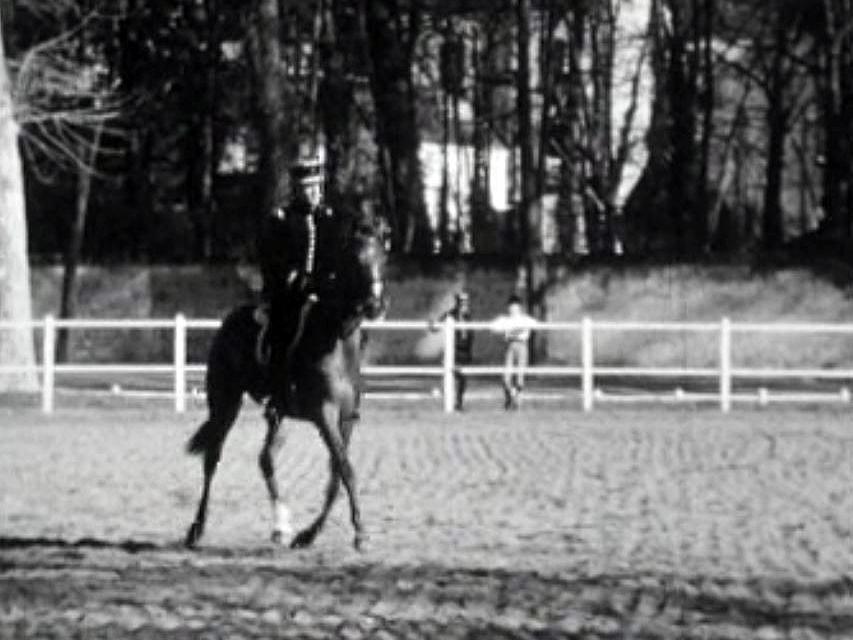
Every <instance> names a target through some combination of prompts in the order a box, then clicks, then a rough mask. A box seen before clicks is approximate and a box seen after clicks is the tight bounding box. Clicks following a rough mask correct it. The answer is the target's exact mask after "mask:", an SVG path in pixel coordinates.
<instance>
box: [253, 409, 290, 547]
mask: <svg viewBox="0 0 853 640" xmlns="http://www.w3.org/2000/svg"><path fill="white" fill-rule="evenodd" d="M264 417H265V418H266V421H267V437H266V439H265V440H264V447H263V449H261V454H260V456H258V464H259V465H260V467H261V474H262V475H263V476H264V482H266V485H267V491H268V492H269V496H270V504H271V505H272V516H273V529H272V541H273V542H275V543H280V542H281V541H282V540H284V539H285V538H289V537H290V536H291V535H292V534H293V525H292V524H291V519H290V510H289V509H288V508H287V505H286V504H285V503H284V501H283V500H282V499H281V495H280V493H279V490H278V481H277V480H276V478H275V456H276V453H277V452H278V450H279V449H280V448H281V445H282V444H283V443H284V438H283V435H282V434H281V433H280V430H281V418H279V417H278V412H276V411H266V412H264Z"/></svg>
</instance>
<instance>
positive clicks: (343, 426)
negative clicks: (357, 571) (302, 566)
mask: <svg viewBox="0 0 853 640" xmlns="http://www.w3.org/2000/svg"><path fill="white" fill-rule="evenodd" d="M311 420H312V421H313V422H314V423H315V424H316V425H317V429H318V430H319V431H320V435H321V437H322V438H323V442H325V444H326V447H327V449H328V450H329V458H330V461H331V476H330V478H329V484H328V487H327V489H326V500H325V503H324V505H323V510H322V511H321V512H320V515H319V516H318V517H317V519H316V520H315V521H314V522H313V523H312V524H311V526H309V527H308V528H307V529H305V530H303V531H301V532H300V533H299V535H297V536H296V538H295V539H294V540H293V543H292V546H294V547H304V546H308V545H310V544H311V543H312V542H313V541H314V538H315V537H316V536H317V534H318V533H319V532H320V530H321V529H322V527H323V524H324V523H325V521H326V518H327V516H328V514H329V511H330V510H331V507H332V504H333V503H334V500H335V498H336V497H337V494H338V487H339V482H341V481H342V482H343V484H344V488H345V489H346V491H347V496H348V497H349V505H350V520H351V521H352V526H353V529H354V530H355V538H354V540H353V544H354V546H355V548H356V549H358V550H361V549H362V547H363V546H364V543H365V542H366V539H367V537H366V535H365V532H364V528H363V526H362V524H361V510H360V508H359V505H358V495H357V491H356V483H355V472H354V471H353V468H352V464H350V461H349V454H348V444H349V434H350V431H351V429H352V422H353V419H352V418H350V416H347V418H345V419H343V420H342V419H341V408H340V405H339V404H338V403H337V402H334V401H331V400H327V401H325V402H323V403H322V405H321V408H320V409H319V410H318V411H317V412H316V414H315V415H313V416H311Z"/></svg>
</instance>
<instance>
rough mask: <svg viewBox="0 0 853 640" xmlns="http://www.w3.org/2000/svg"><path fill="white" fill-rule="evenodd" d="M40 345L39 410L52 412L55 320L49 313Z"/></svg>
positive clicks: (45, 320) (45, 319) (45, 318)
mask: <svg viewBox="0 0 853 640" xmlns="http://www.w3.org/2000/svg"><path fill="white" fill-rule="evenodd" d="M42 327H43V329H42V342H41V344H42V347H41V410H42V411H44V412H45V413H53V405H54V402H53V398H54V389H55V379H54V374H55V368H54V367H55V364H56V320H55V319H54V317H53V316H52V315H50V314H48V315H46V316H45V317H44V324H43V325H42Z"/></svg>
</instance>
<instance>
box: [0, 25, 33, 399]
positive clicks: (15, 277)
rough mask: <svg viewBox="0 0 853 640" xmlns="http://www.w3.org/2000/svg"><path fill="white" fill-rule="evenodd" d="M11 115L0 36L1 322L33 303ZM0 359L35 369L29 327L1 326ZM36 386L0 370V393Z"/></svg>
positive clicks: (28, 310) (27, 377)
mask: <svg viewBox="0 0 853 640" xmlns="http://www.w3.org/2000/svg"><path fill="white" fill-rule="evenodd" d="M0 33H2V17H0ZM13 114H14V109H13V105H12V92H11V86H10V80H9V75H8V71H7V68H6V55H5V51H4V49H3V39H2V37H0V178H2V179H0V322H2V321H12V322H29V321H30V320H31V319H32V306H31V304H32V303H31V300H30V266H29V262H28V260H27V220H26V209H25V203H24V182H23V173H22V170H21V157H20V154H19V150H18V126H17V124H16V123H15V119H14V115H13ZM0 363H2V364H3V365H12V366H19V367H35V347H34V345H33V333H32V330H31V329H30V328H28V327H24V328H14V329H6V328H0ZM37 388H38V379H37V377H36V374H35V369H31V370H29V371H25V372H19V373H13V374H0V391H33V390H35V389H37Z"/></svg>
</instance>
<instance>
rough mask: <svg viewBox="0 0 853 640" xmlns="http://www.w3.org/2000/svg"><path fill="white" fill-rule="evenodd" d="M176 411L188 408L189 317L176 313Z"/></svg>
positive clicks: (181, 411) (180, 411) (179, 411)
mask: <svg viewBox="0 0 853 640" xmlns="http://www.w3.org/2000/svg"><path fill="white" fill-rule="evenodd" d="M174 355H175V411H176V412H178V413H183V412H184V411H186V409H187V318H186V316H185V315H184V314H183V313H179V314H177V315H175V347H174Z"/></svg>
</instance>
